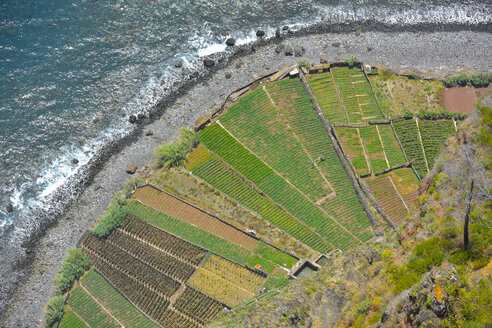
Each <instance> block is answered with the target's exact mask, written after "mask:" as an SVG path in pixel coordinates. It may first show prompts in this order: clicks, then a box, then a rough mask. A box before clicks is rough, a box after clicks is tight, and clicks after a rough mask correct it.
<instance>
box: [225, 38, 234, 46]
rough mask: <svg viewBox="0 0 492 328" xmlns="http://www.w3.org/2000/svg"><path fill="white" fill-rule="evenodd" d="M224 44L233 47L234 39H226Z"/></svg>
mask: <svg viewBox="0 0 492 328" xmlns="http://www.w3.org/2000/svg"><path fill="white" fill-rule="evenodd" d="M225 43H226V44H227V45H228V46H229V47H232V46H233V45H235V44H236V39H234V38H229V39H227V40H226V42H225Z"/></svg>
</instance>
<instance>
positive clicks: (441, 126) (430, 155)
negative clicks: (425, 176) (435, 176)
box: [419, 120, 456, 169]
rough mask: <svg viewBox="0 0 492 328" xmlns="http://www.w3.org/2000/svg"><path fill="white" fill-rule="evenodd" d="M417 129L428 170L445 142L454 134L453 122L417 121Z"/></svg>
mask: <svg viewBox="0 0 492 328" xmlns="http://www.w3.org/2000/svg"><path fill="white" fill-rule="evenodd" d="M419 129H420V134H421V135H422V143H423V145H424V149H425V155H426V156H427V163H428V164H429V169H430V168H432V167H433V166H434V162H435V160H436V158H437V156H439V153H440V152H441V150H442V149H443V148H444V145H445V143H446V140H447V139H448V138H449V137H450V136H452V135H453V134H455V132H456V130H455V128H454V123H453V120H437V121H431V120H419Z"/></svg>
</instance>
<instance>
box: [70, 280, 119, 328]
mask: <svg viewBox="0 0 492 328" xmlns="http://www.w3.org/2000/svg"><path fill="white" fill-rule="evenodd" d="M68 305H69V306H70V307H71V308H72V309H73V310H74V311H75V312H76V313H77V314H78V315H79V316H80V317H81V318H82V319H83V320H84V321H85V322H87V323H88V324H89V325H90V326H91V327H101V328H119V327H120V325H119V324H118V323H117V322H116V321H115V320H114V319H113V318H111V316H110V315H109V314H108V313H107V312H106V311H104V309H103V308H102V307H101V306H100V305H99V304H97V302H96V301H95V300H94V299H93V298H92V297H91V296H90V295H89V294H87V293H86V292H85V290H83V289H82V288H81V287H80V286H78V287H76V288H74V289H73V290H72V291H71V292H70V297H69V298H68Z"/></svg>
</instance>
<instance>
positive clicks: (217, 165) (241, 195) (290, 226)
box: [193, 158, 332, 253]
mask: <svg viewBox="0 0 492 328" xmlns="http://www.w3.org/2000/svg"><path fill="white" fill-rule="evenodd" d="M193 174H195V175H197V176H199V177H200V178H202V179H203V180H205V181H207V182H208V183H209V184H211V185H213V186H214V187H216V188H217V189H219V190H221V191H222V192H223V193H225V194H226V195H228V196H229V197H231V198H233V199H234V200H236V201H237V202H239V203H241V204H243V205H244V206H246V207H247V208H249V209H250V210H252V211H254V212H256V213H258V214H259V215H261V216H262V217H263V218H264V219H265V220H267V221H269V222H271V223H272V224H274V225H275V226H277V227H279V228H280V229H282V230H284V231H286V232H287V233H289V234H290V235H291V236H292V237H294V238H296V239H298V240H300V241H301V242H303V243H304V244H306V245H308V246H309V247H311V248H312V249H314V250H317V251H319V252H320V253H326V252H328V251H330V250H331V249H332V247H331V246H330V245H329V244H328V243H327V242H325V241H324V240H323V239H322V238H321V237H319V236H318V235H316V234H315V233H313V232H312V231H311V230H310V229H308V228H307V227H305V226H304V225H302V224H301V223H300V222H298V221H297V220H295V219H294V218H293V217H291V216H290V215H288V214H287V213H286V212H284V211H282V210H281V209H280V208H279V207H278V206H276V205H275V204H273V203H272V202H271V201H269V200H268V199H267V198H266V197H264V196H263V195H261V194H259V193H258V192H257V191H255V190H254V189H253V188H251V187H250V186H249V185H248V184H246V183H245V182H244V181H243V180H242V179H241V178H239V177H238V176H237V175H236V174H234V172H232V171H231V170H229V169H228V168H227V167H226V166H225V165H224V164H223V163H222V162H221V161H220V160H218V159H217V158H210V159H208V160H206V161H205V162H203V163H202V164H200V165H198V166H197V167H196V169H195V170H194V171H193Z"/></svg>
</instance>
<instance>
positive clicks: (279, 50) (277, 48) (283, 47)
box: [275, 44, 285, 54]
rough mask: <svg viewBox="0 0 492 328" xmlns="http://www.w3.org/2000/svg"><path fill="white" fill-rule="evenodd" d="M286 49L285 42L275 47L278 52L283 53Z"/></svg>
mask: <svg viewBox="0 0 492 328" xmlns="http://www.w3.org/2000/svg"><path fill="white" fill-rule="evenodd" d="M284 49H285V45H284V44H279V45H278V46H276V47H275V52H276V53H277V54H280V53H282V51H284Z"/></svg>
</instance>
